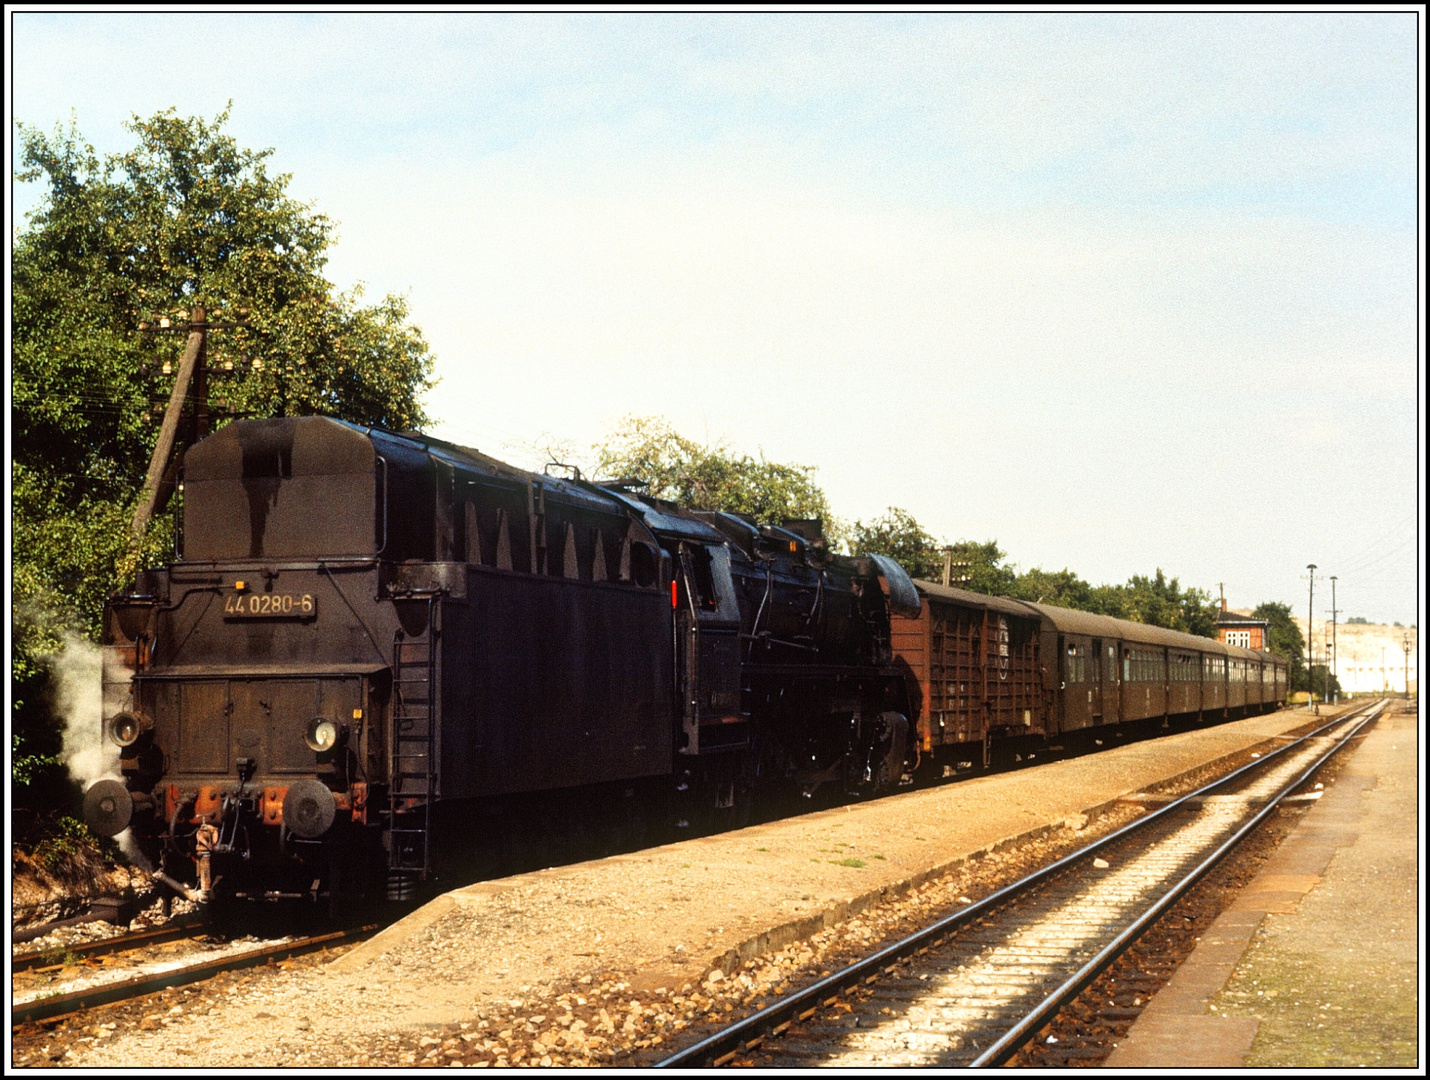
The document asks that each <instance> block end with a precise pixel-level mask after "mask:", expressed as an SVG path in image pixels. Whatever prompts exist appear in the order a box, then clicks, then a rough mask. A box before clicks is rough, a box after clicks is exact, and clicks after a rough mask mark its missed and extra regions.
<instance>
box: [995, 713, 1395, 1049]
mask: <svg viewBox="0 0 1430 1080" xmlns="http://www.w3.org/2000/svg"><path fill="white" fill-rule="evenodd" d="M1385 705H1386V703H1385V702H1384V701H1382V702H1380V703H1379V704H1378V706H1373V707H1372V708H1371V710H1370V711H1369V712H1368V713H1367V715H1366V716H1365V717H1363V718H1362V719H1361V720H1360V722H1359V723H1357V724H1356V726H1355V727H1354V728H1353V729H1352V730H1351V731H1349V732H1347V733H1346V734H1345V735H1343V736H1341V737H1339V738H1337V739H1336V741H1335V743H1334V745H1332V746H1331V747H1330V748H1329V749H1328V750H1327V751H1326V752H1325V753H1324V754H1322V755H1321V756H1320V757H1318V758H1317V759H1316V760H1315V761H1314V762H1312V763H1311V764H1310V765H1309V766H1307V767H1306V768H1305V769H1304V770H1303V771H1302V772H1301V774H1300V775H1299V776H1297V777H1296V778H1295V779H1294V780H1291V781H1290V782H1288V783H1287V784H1285V785H1284V786H1283V787H1282V788H1281V790H1280V791H1278V792H1277V793H1276V794H1275V795H1274V796H1272V797H1271V798H1270V799H1268V800H1267V802H1266V805H1265V806H1264V807H1262V809H1261V810H1260V811H1259V812H1258V813H1256V814H1255V815H1254V816H1253V817H1252V818H1251V819H1250V820H1248V821H1247V822H1246V824H1244V825H1242V826H1241V827H1240V828H1239V829H1237V831H1236V832H1234V833H1233V834H1232V835H1231V836H1229V837H1228V838H1227V839H1226V840H1225V841H1224V842H1223V843H1222V844H1221V846H1219V847H1218V848H1217V849H1216V850H1215V851H1214V852H1212V853H1211V854H1210V855H1208V856H1207V857H1206V858H1205V859H1204V860H1203V861H1202V862H1201V864H1200V865H1198V866H1197V867H1196V868H1195V869H1194V870H1192V871H1191V873H1189V874H1187V875H1186V876H1185V877H1184V878H1182V880H1181V881H1179V882H1177V883H1176V884H1175V885H1173V886H1172V888H1171V889H1169V890H1168V891H1166V892H1165V893H1163V894H1162V896H1161V897H1160V898H1159V899H1158V900H1157V901H1156V902H1155V903H1153V904H1152V905H1151V906H1150V907H1148V908H1147V910H1146V911H1144V912H1143V913H1142V914H1141V915H1139V916H1138V917H1137V918H1136V919H1135V920H1134V921H1133V922H1132V923H1131V924H1130V925H1129V926H1128V927H1127V928H1126V929H1125V930H1123V931H1122V933H1120V934H1118V935H1117V937H1115V938H1113V939H1112V941H1110V942H1108V944H1107V945H1106V946H1104V947H1103V949H1102V950H1101V951H1100V952H1099V953H1098V954H1097V955H1096V956H1094V957H1092V959H1090V960H1088V962H1087V963H1086V964H1084V965H1083V966H1082V967H1081V968H1079V969H1078V971H1077V972H1076V973H1075V974H1074V975H1073V976H1072V977H1071V978H1070V979H1068V980H1067V981H1066V982H1064V983H1063V984H1062V985H1061V986H1059V987H1058V988H1057V989H1056V990H1054V991H1053V992H1052V993H1051V994H1049V995H1048V996H1047V997H1046V998H1044V999H1043V1001H1042V1002H1040V1003H1039V1004H1038V1005H1037V1006H1036V1007H1034V1008H1033V1009H1031V1010H1030V1011H1029V1012H1027V1013H1025V1014H1024V1016H1023V1018H1022V1019H1021V1020H1019V1021H1018V1022H1017V1023H1016V1024H1014V1025H1013V1026H1012V1027H1011V1028H1009V1029H1008V1031H1007V1032H1005V1033H1004V1034H1003V1035H1002V1036H1001V1037H1000V1038H999V1039H998V1041H997V1042H995V1043H993V1045H992V1046H990V1047H988V1049H987V1050H985V1051H983V1053H981V1054H979V1055H978V1057H976V1058H975V1059H974V1060H973V1061H972V1062H970V1063H969V1066H968V1067H969V1068H973V1069H979V1068H990V1067H992V1066H995V1065H1002V1064H1004V1063H1005V1062H1006V1061H1007V1060H1008V1059H1009V1058H1011V1057H1012V1056H1013V1054H1014V1053H1015V1052H1016V1051H1017V1050H1018V1048H1019V1047H1020V1046H1021V1045H1022V1044H1023V1043H1024V1042H1026V1041H1027V1040H1028V1039H1029V1038H1030V1037H1031V1036H1032V1034H1033V1033H1034V1032H1035V1031H1037V1030H1038V1028H1040V1027H1042V1026H1043V1025H1044V1024H1045V1023H1047V1021H1048V1020H1050V1019H1051V1018H1052V1017H1053V1016H1054V1015H1056V1013H1057V1012H1058V1011H1059V1010H1060V1009H1061V1008H1062V1007H1063V1006H1064V1005H1066V1004H1067V1003H1068V1002H1070V1001H1071V1000H1072V999H1073V998H1075V997H1077V995H1078V994H1080V993H1082V991H1083V990H1084V989H1086V988H1087V986H1088V984H1089V983H1091V982H1092V981H1093V980H1094V979H1096V978H1097V977H1098V976H1099V975H1101V974H1102V972H1103V971H1105V970H1106V969H1107V968H1108V967H1110V966H1111V965H1112V962H1113V961H1114V960H1116V959H1117V958H1118V957H1119V956H1121V955H1122V953H1123V952H1125V951H1126V950H1127V948H1128V946H1130V945H1131V944H1132V943H1133V942H1134V941H1136V940H1137V939H1138V938H1139V937H1141V936H1142V934H1144V933H1145V932H1146V931H1147V928H1148V927H1150V926H1151V925H1152V924H1153V923H1154V922H1156V921H1157V919H1159V918H1160V917H1161V916H1162V915H1163V914H1164V913H1165V912H1166V910H1167V909H1168V908H1169V907H1171V906H1172V905H1173V904H1175V903H1176V902H1177V901H1178V900H1180V899H1181V898H1182V896H1183V895H1184V894H1185V893H1186V892H1187V891H1188V890H1189V889H1191V887H1192V886H1193V885H1195V884H1196V883H1197V882H1198V881H1200V880H1201V879H1202V878H1203V877H1205V876H1206V875H1207V874H1208V873H1209V872H1210V871H1211V869H1212V868H1213V867H1214V866H1216V864H1217V863H1219V862H1221V860H1222V859H1223V858H1225V857H1226V855H1227V854H1228V853H1229V852H1230V851H1231V850H1232V849H1233V848H1235V847H1236V845H1237V844H1239V843H1241V841H1242V840H1244V839H1245V838H1246V836H1247V835H1248V834H1249V833H1250V832H1251V831H1252V830H1253V829H1255V828H1256V827H1257V826H1258V825H1260V824H1261V823H1262V822H1263V821H1265V820H1266V818H1267V817H1269V816H1270V815H1271V814H1272V813H1273V812H1274V811H1275V810H1276V809H1278V808H1279V806H1280V805H1281V801H1282V800H1283V799H1284V798H1286V796H1287V795H1289V794H1291V792H1293V791H1295V790H1296V789H1297V788H1298V787H1300V786H1301V785H1302V784H1304V783H1305V782H1306V781H1307V780H1308V779H1309V778H1310V777H1311V776H1312V775H1314V773H1315V772H1316V770H1317V769H1319V768H1320V767H1321V766H1322V765H1324V764H1325V763H1326V762H1327V761H1328V760H1330V758H1331V757H1332V756H1333V755H1335V754H1337V753H1339V752H1340V751H1341V750H1343V749H1344V748H1345V747H1347V746H1349V745H1350V741H1351V740H1352V739H1353V738H1355V736H1356V735H1357V734H1359V733H1360V730H1361V728H1363V727H1365V726H1366V725H1367V724H1370V723H1372V722H1374V721H1375V720H1376V719H1378V718H1379V716H1380V714H1381V712H1383V711H1384V709H1385ZM1348 719H1349V718H1342V719H1341V720H1336V721H1333V723H1344V722H1346V721H1347V720H1348Z"/></svg>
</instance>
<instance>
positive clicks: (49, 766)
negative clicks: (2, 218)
mask: <svg viewBox="0 0 1430 1080" xmlns="http://www.w3.org/2000/svg"><path fill="white" fill-rule="evenodd" d="M227 119H228V114H227V111H225V112H222V113H220V114H219V115H218V116H217V117H215V118H214V120H213V121H212V122H209V121H206V120H204V119H202V118H187V119H186V118H181V117H179V116H177V115H176V114H175V112H174V110H172V109H170V110H167V111H165V112H161V113H158V114H156V115H154V116H152V117H150V118H148V119H142V118H140V117H137V116H136V117H134V118H133V119H132V120H131V121H130V123H129V124H127V125H126V127H127V129H128V131H129V132H130V133H132V134H133V136H134V137H135V145H134V147H133V148H132V149H130V150H128V151H126V152H123V153H118V154H112V155H108V156H106V157H104V158H103V159H101V158H100V156H99V155H98V154H96V152H95V150H94V148H93V147H91V146H89V145H88V144H86V143H85V142H84V141H83V139H82V138H81V136H80V133H79V131H78V130H77V127H76V126H75V124H74V123H73V121H71V123H70V125H69V126H68V127H63V126H61V127H57V128H56V129H55V130H54V131H53V132H50V133H45V132H42V131H40V130H39V129H38V128H34V127H31V126H29V125H26V124H20V125H18V138H19V144H20V153H19V168H18V171H17V173H16V176H15V179H16V180H17V181H18V182H20V183H42V184H43V185H44V192H43V195H42V197H41V199H40V201H39V203H38V205H37V207H36V209H35V210H34V211H33V212H32V213H31V214H30V215H29V217H28V218H27V220H26V223H25V225H24V226H23V227H21V228H20V229H18V230H17V231H16V233H15V236H14V241H13V248H12V262H11V265H12V289H11V298H12V304H13V308H12V322H11V333H12V346H11V359H10V374H11V386H12V394H13V397H12V401H13V408H12V412H11V423H12V425H13V431H14V438H13V447H14V456H13V458H12V461H11V480H12V484H13V498H12V501H11V527H12V529H13V547H12V550H13V552H14V560H13V567H12V573H13V581H12V594H11V595H12V599H13V602H14V621H13V623H12V633H13V635H14V648H13V650H12V653H11V685H12V690H13V692H14V699H15V705H14V711H13V713H12V723H13V728H12V753H13V754H14V755H15V758H16V764H17V772H16V780H17V781H18V785H19V787H20V788H21V789H22V791H23V792H26V793H27V794H26V795H25V798H26V799H28V800H29V801H30V802H31V803H34V804H37V807H42V806H43V805H46V804H48V805H54V798H56V797H57V796H56V795H55V793H54V790H53V789H54V788H55V785H56V784H57V783H58V780H57V776H62V774H63V770H62V769H61V768H60V767H59V766H58V764H57V760H58V759H57V757H56V754H57V753H58V751H59V745H58V743H59V737H58V727H57V724H56V723H55V721H54V718H53V704H52V700H51V699H52V697H53V691H54V686H53V681H52V680H51V678H50V676H49V674H48V671H47V659H46V658H47V657H49V656H50V655H52V654H53V653H54V652H55V651H56V650H57V648H58V633H59V629H60V627H61V626H68V627H69V628H71V629H74V630H76V631H78V632H80V633H83V634H87V635H89V636H90V637H93V636H95V634H96V633H97V631H98V624H99V616H100V611H101V607H102V605H103V602H104V600H105V598H106V597H107V596H109V595H110V594H112V593H113V592H115V591H116V590H118V589H120V588H122V587H123V586H124V584H125V583H126V582H127V581H129V580H132V577H133V574H134V572H135V570H136V569H137V568H138V567H139V566H141V565H153V564H154V563H158V562H163V561H165V557H166V555H168V553H170V552H171V551H172V548H173V520H172V518H171V517H170V516H169V515H167V514H160V515H158V516H156V518H155V519H154V520H153V521H152V522H151V523H150V525H149V529H148V532H147V534H146V535H145V537H144V539H143V542H142V544H141V545H140V546H139V547H138V548H137V549H136V548H135V547H134V546H133V545H132V543H131V540H130V522H131V520H132V517H133V514H134V510H135V506H136V504H137V500H138V498H139V495H140V489H141V487H142V485H143V481H144V477H145V474H146V472H147V470H148V465H149V458H150V455H151V453H152V451H153V448H154V445H155V443H156V442H157V439H158V433H159V427H160V420H161V418H162V411H163V408H164V406H165V405H166V404H167V402H168V399H169V395H170V393H171V391H172V389H173V381H174V377H173V375H172V374H169V375H165V374H164V373H163V370H162V367H163V364H164V363H165V362H167V363H168V364H169V365H170V367H171V370H173V371H177V370H178V365H179V360H180V357H181V355H182V353H183V350H184V347H185V344H186V341H185V339H186V335H185V334H183V333H148V332H143V331H141V329H140V326H141V324H145V323H147V324H150V325H151V326H153V325H156V324H158V323H159V320H160V319H161V318H163V319H167V320H169V321H173V322H176V323H182V322H184V321H186V320H187V319H188V317H189V313H190V311H191V310H192V308H193V307H194V305H195V304H199V303H202V304H203V305H204V307H205V309H206V311H207V313H208V317H209V319H210V320H211V321H216V322H232V321H243V322H246V323H248V324H249V325H248V326H247V327H244V328H239V329H225V330H217V331H215V332H214V333H212V334H211V335H210V336H209V339H208V346H207V358H206V366H207V367H209V368H215V369H220V370H219V371H217V372H215V373H214V374H213V375H211V376H210V387H209V394H208V398H209V405H210V410H211V413H212V414H213V416H214V424H215V426H220V425H222V424H223V423H224V422H226V419H227V418H228V417H230V416H234V415H258V416H282V415H297V414H308V413H323V414H326V415H331V416H336V417H339V418H341V419H345V420H350V421H354V422H357V423H363V424H379V425H383V426H386V427H391V428H396V429H399V430H401V429H406V428H415V427H420V426H421V425H422V424H423V423H424V422H425V420H426V417H425V416H424V414H423V411H422V407H421V404H420V398H421V396H422V394H423V393H425V391H426V390H427V389H428V388H429V387H430V386H431V385H432V381H431V371H432V356H431V353H430V352H429V350H428V347H427V345H426V343H425V341H424V340H423V338H422V334H421V332H420V331H419V330H418V329H417V328H416V327H414V326H412V325H411V324H410V323H409V322H408V312H407V304H406V301H405V300H403V299H402V298H401V297H394V296H388V297H386V298H384V299H383V300H382V301H380V302H379V303H377V304H373V305H364V304H363V303H361V291H360V290H354V291H352V292H348V293H340V292H338V291H336V290H335V289H334V287H333V286H332V284H331V283H330V282H328V281H327V280H326V279H325V278H324V277H323V276H322V271H323V267H324V265H325V263H326V260H327V251H328V248H329V246H330V244H331V243H332V230H333V224H332V222H331V221H329V220H328V218H326V217H324V216H323V215H322V214H318V213H315V212H314V211H313V210H312V209H311V208H310V207H308V206H305V205H303V204H302V203H299V202H296V201H295V200H293V199H291V198H289V197H288V195H287V194H286V188H287V186H288V182H289V178H288V177H287V176H286V175H270V174H269V173H268V171H267V168H266V160H267V158H268V157H269V155H270V154H271V151H267V150H263V151H253V150H247V149H244V148H242V147H240V146H238V145H237V143H236V142H235V141H234V139H233V138H232V137H231V136H229V135H227V134H226V133H225V132H224V130H223V129H224V125H225V124H226V122H227ZM255 358H256V359H257V361H258V362H257V363H254V360H255ZM229 369H231V370H229ZM187 414H188V415H187V417H186V420H185V422H184V423H183V424H181V426H180V430H181V435H180V444H181V446H180V448H181V449H182V444H183V443H184V442H185V441H191V440H192V438H193V437H194V436H195V433H196V426H195V424H194V418H193V409H192V405H190V407H189V409H188V410H187ZM45 793H48V794H45Z"/></svg>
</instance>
